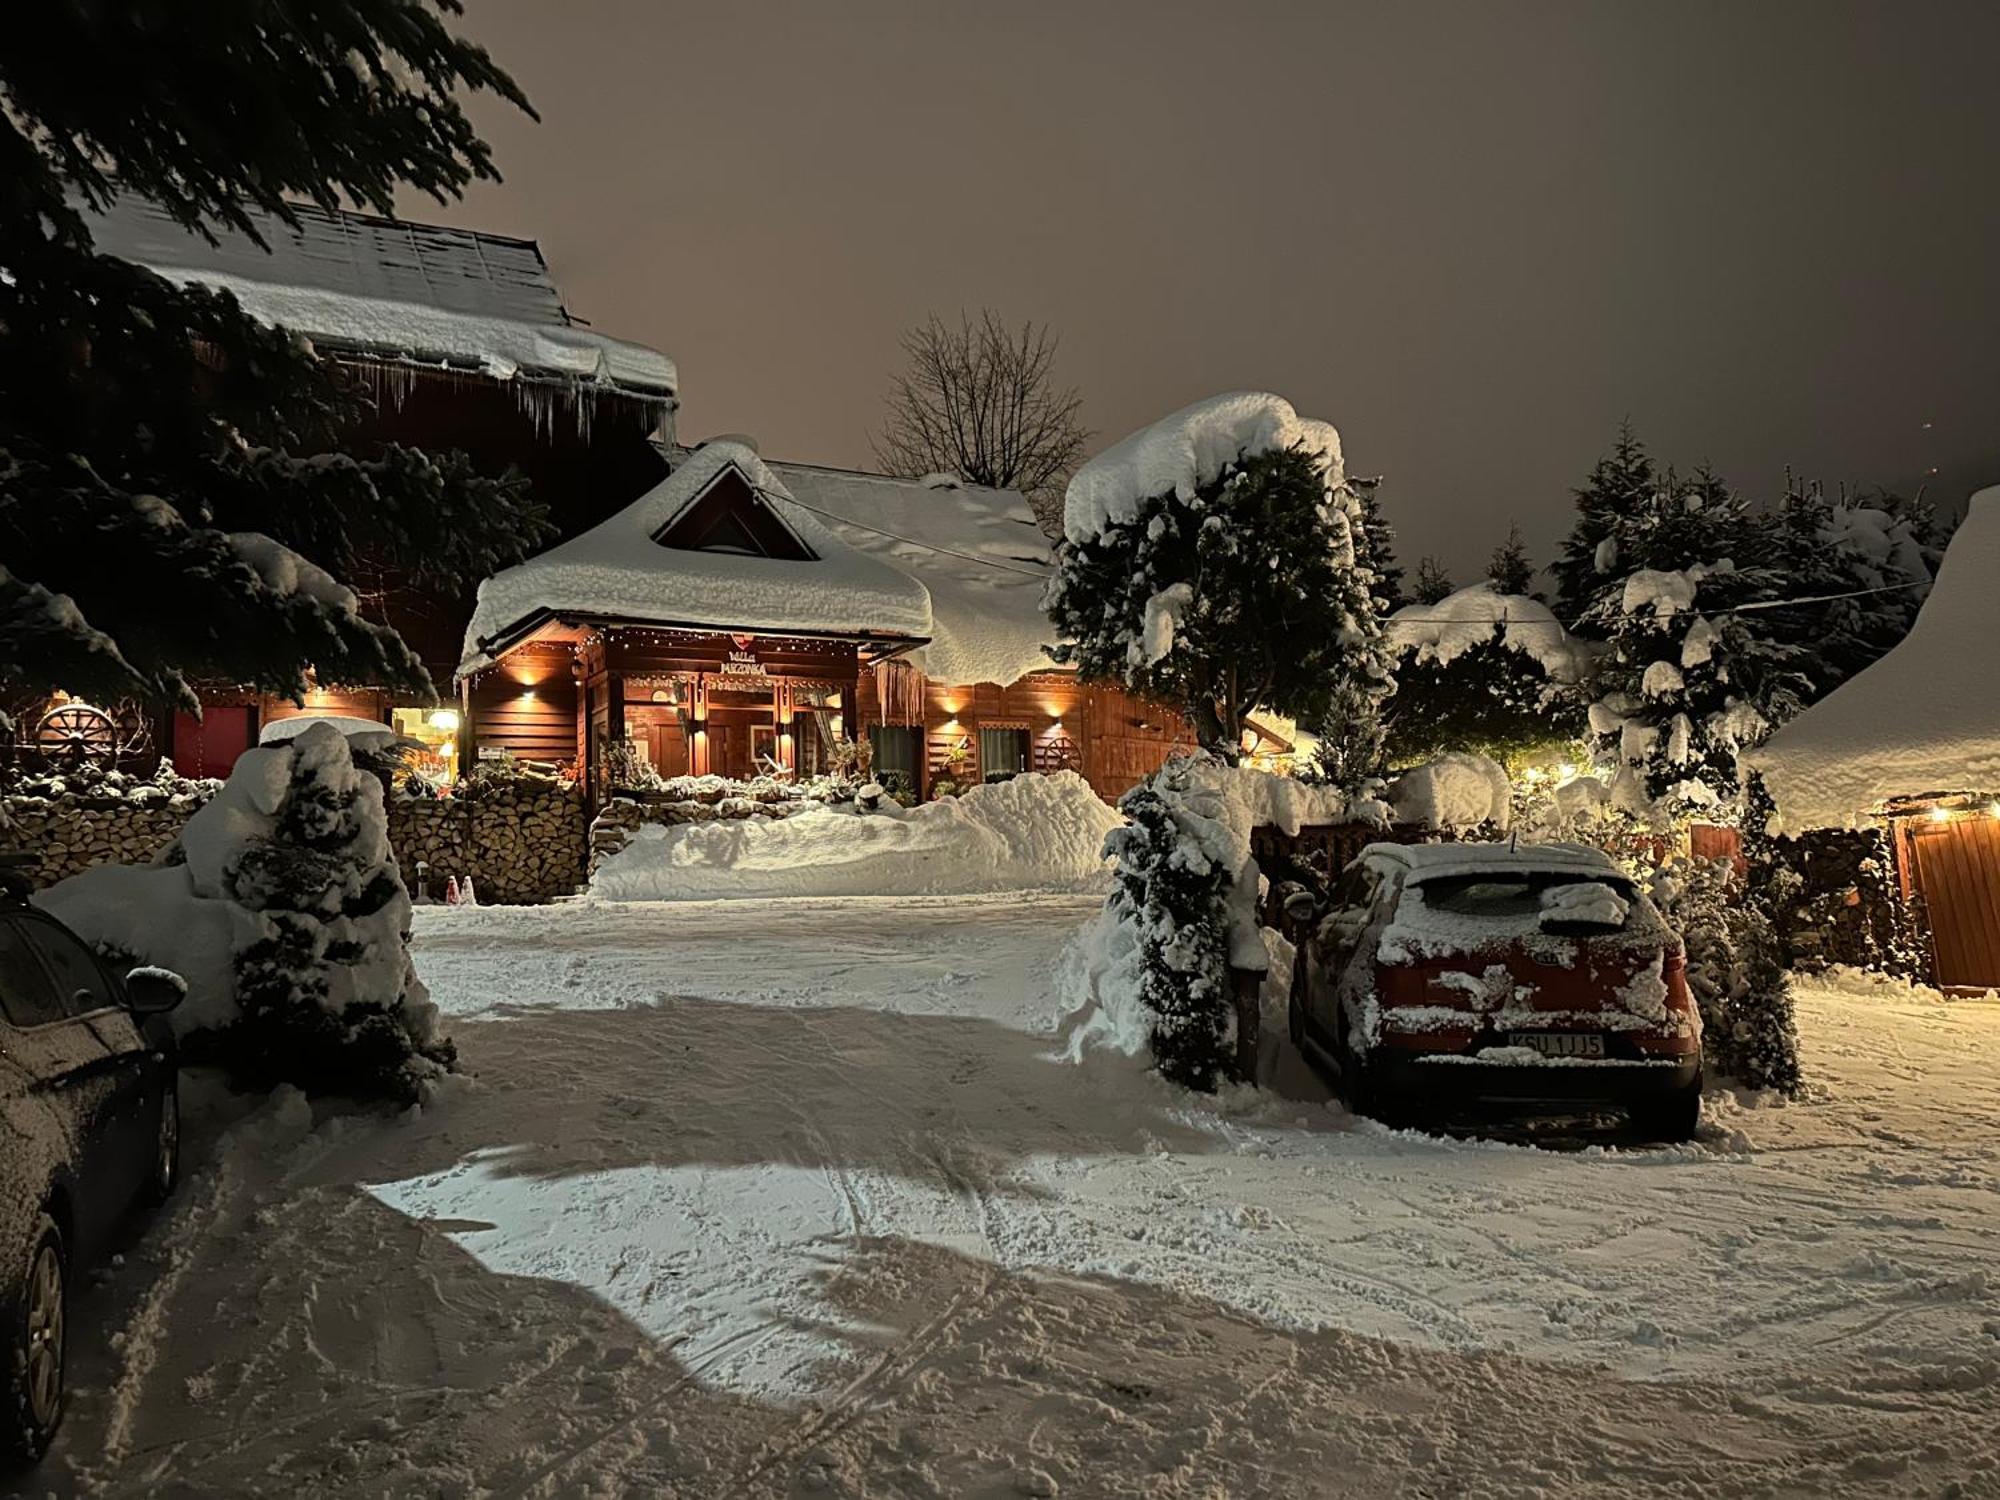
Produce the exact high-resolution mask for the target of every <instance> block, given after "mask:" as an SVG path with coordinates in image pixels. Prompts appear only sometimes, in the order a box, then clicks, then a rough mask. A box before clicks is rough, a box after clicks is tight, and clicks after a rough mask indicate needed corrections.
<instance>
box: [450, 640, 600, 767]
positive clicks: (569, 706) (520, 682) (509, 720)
mask: <svg viewBox="0 0 2000 1500" xmlns="http://www.w3.org/2000/svg"><path fill="white" fill-rule="evenodd" d="M573 659H574V658H573V657H572V656H571V654H570V650H569V648H568V647H567V646H564V645H539V646H524V647H522V648H521V649H520V650H519V651H516V652H514V653H513V654H512V655H510V656H509V657H508V658H507V659H506V660H505V661H503V662H501V663H500V665H499V666H498V667H496V668H494V669H493V670H492V671H490V672H483V673H481V674H480V676H479V679H478V681H476V682H475V683H474V684H473V686H472V695H471V697H472V704H471V706H472V719H473V723H474V725H475V726H476V728H475V733H474V739H475V741H476V743H477V744H478V745H479V746H482V747H485V746H491V747H495V748H501V749H506V750H509V751H511V752H512V753H513V755H514V757H515V758H516V759H517V760H533V761H541V762H543V763H545V764H550V765H561V764H564V763H566V762H569V761H573V760H575V759H576V753H577V750H576V747H577V713H576V704H577V690H576V678H575V677H574V676H573V675H572V673H571V671H570V663H571V661H572V660H573ZM474 763H476V762H474Z"/></svg>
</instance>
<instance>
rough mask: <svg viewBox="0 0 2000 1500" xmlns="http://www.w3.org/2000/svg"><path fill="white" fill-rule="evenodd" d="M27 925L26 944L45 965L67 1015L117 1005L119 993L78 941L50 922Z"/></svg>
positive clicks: (89, 952) (86, 1013)
mask: <svg viewBox="0 0 2000 1500" xmlns="http://www.w3.org/2000/svg"><path fill="white" fill-rule="evenodd" d="M26 926H27V932H28V941H29V942H30V943H32V944H33V945H34V948H35V951H36V952H37V953H39V954H41V956H42V962H43V963H45V964H47V965H48V969H49V973H50V975H52V976H53V977H54V979H55V982H56V995H57V996H58V997H59V998H60V999H61V1001H62V1004H63V1008H64V1009H65V1010H67V1011H68V1012H69V1014H71V1015H73V1016H83V1015H88V1014H90V1012H91V1011H94V1010H104V1009H106V1008H108V1007H110V1006H114V1005H116V1004H118V992H117V991H116V990H115V989H113V988H112V987H111V982H110V980H108V979H107V978H105V975H104V970H103V968H102V966H100V965H99V964H98V962H97V959H96V958H95V957H94V956H93V955H92V954H91V951H90V950H89V949H88V948H86V947H84V946H83V944H82V943H81V942H79V941H77V939H76V938H74V937H72V936H70V934H69V933H67V932H64V931H63V930H62V928H60V927H58V926H56V925H55V924H54V923H53V922H31V923H28V924H26Z"/></svg>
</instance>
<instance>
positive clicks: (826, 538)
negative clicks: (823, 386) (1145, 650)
mask: <svg viewBox="0 0 2000 1500" xmlns="http://www.w3.org/2000/svg"><path fill="white" fill-rule="evenodd" d="M675 456H676V460H677V461H676V465H675V467H674V470H673V472H672V474H671V475H669V477H668V478H666V479H665V480H664V481H662V482H661V483H660V484H659V485H657V486H655V487H654V488H653V489H652V490H650V491H649V492H648V493H646V494H645V495H643V496H641V497H640V498H639V499H638V500H636V501H634V502H633V503H632V504H631V505H629V506H627V507H626V508H625V509H624V510H622V511H620V512H619V513H618V514H617V515H615V516H613V517H611V518H610V519H609V520H607V521H605V522H603V523H602V524H601V525H599V526H597V527H595V528H593V529H591V530H590V531H587V532H585V533H584V534H582V535H580V536H577V537H574V538H572V539H571V540H569V541H567V542H564V543H562V544H560V545H558V546H556V547H553V548H551V549H550V550H549V551H547V552H544V553H543V554H541V555H540V556H538V557H535V558H532V559H530V560H529V561H527V562H525V563H522V564H520V565H519V566H517V567H514V568H510V569H508V570H506V571H505V572H502V573H500V574H498V575H497V576H495V577H494V578H492V579H491V580H489V581H488V582H487V583H486V584H485V585H484V586H483V587H482V588H481V589H480V592H479V602H478V608H477V609H476V610H475V612H474V614H473V617H472V622H471V624H470V626H469V627H468V629H467V631H466V639H465V654H464V659H463V661H462V663H461V666H460V672H459V681H460V687H461V694H462V705H461V716H462V719H463V723H464V733H465V735H466V738H467V742H468V747H469V749H470V751H471V753H474V754H495V753H499V752H501V751H505V752H509V753H512V754H513V755H515V756H518V757H523V758H529V759H539V760H570V759H574V760H575V762H576V763H577V764H578V766H579V767H580V768H581V771H582V774H583V776H584V778H585V780H586V782H587V784H588V785H590V786H591V788H592V789H593V791H596V792H598V793H602V792H603V791H604V790H605V789H606V787H607V780H608V776H609V761H610V756H611V752H612V747H613V746H614V745H618V744H619V743H620V742H626V741H629V742H631V744H632V745H633V746H634V748H635V749H636V751H637V753H638V754H639V755H640V756H641V757H642V758H644V759H645V760H646V761H648V762H649V763H650V765H651V767H652V769H653V770H654V771H655V772H657V773H658V774H660V775H662V776H676V775H687V774H695V775H700V774H706V773H712V774H715V775H720V776H728V777H734V778H744V777H749V776H752V775H755V774H758V773H760V772H767V771H791V772H796V773H797V774H800V775H811V774H813V773H815V772H817V771H820V770H824V769H826V768H827V766H828V765H829V763H830V760H831V757H832V755H833V753H834V747H835V745H836V743H837V742H838V741H839V740H841V739H842V738H843V737H851V738H855V739H860V738H863V737H865V738H866V739H867V741H868V742H869V744H870V746H871V748H872V751H873V758H874V766H875V771H876V774H877V776H878V778H879V779H889V778H900V779H901V780H903V781H904V782H905V783H906V784H907V786H908V788H909V789H910V790H911V791H912V792H914V793H915V794H917V795H919V796H922V795H926V794H928V793H929V792H930V791H931V790H932V789H933V788H934V787H935V786H937V785H938V784H939V783H940V782H941V781H945V780H950V781H952V782H954V783H957V784H959V785H964V784H967V783H970V782H977V781H981V780H986V779H990V778H993V777H996V776H1006V775H1010V774H1014V773H1018V772H1021V771H1053V770H1075V771H1079V772H1081V773H1082V774H1083V775H1084V776H1085V777H1086V778H1087V779H1088V780H1089V781H1090V782H1091V784H1092V785H1093V786H1094V787H1096V788H1097V790H1098V791H1099V792H1100V793H1101V794H1103V795H1105V796H1113V795H1115V794H1116V793H1118V792H1120V791H1123V790H1124V789H1125V788H1126V787H1128V786H1130V785H1132V784H1133V783H1134V782H1135V781H1137V780H1139V779H1141V778H1142V777H1144V776H1146V775H1148V774H1150V773H1151V772H1152V771H1153V770H1154V769H1156V768H1157V767H1158V766H1159V764H1160V762H1161V761H1162V760H1164V759H1165V757H1166V756H1167V755H1168V754H1169V753H1171V752H1172V750H1173V749H1175V748H1176V747H1178V746H1184V745H1185V744H1187V743H1188V739H1187V732H1186V730H1185V727H1184V726H1183V725H1182V724H1181V722H1180V721H1179V720H1178V719H1177V718H1176V717H1175V716H1173V715H1171V714H1169V713H1167V712H1166V711H1164V710H1161V709H1158V708H1154V707H1150V706H1148V705H1146V704H1143V703H1141V702H1139V701H1137V700H1135V699H1132V698H1130V697H1129V696H1127V695H1126V694H1123V693H1120V692H1117V691H1115V690H1111V689H1105V688H1098V687H1085V686H1082V685H1080V684H1079V683H1078V682H1077V681H1076V680H1075V677H1074V674H1073V673H1071V672H1069V671H1067V670H1061V669H1057V668H1055V667H1053V666H1052V665H1051V664H1050V662H1049V660H1048V657H1047V655H1046V653H1045V651H1044V647H1045V645H1046V644H1047V643H1048V642H1049V641H1051V640H1052V639H1053V636H1052V632H1051V630H1050V628H1049V623H1048V620H1047V618H1046V617H1045V616H1044V615H1043V613H1042V609H1041V596H1042V590H1043V587H1044V584H1045V583H1046V579H1047V574H1048V565H1049V549H1048V542H1047V539H1046V538H1044V537H1043V536H1042V534H1041V533H1040V531H1038V530H1037V529H1036V527H1035V524H1034V518H1033V516H1032V515H1031V514H1030V513H1029V510H1028V507H1027V505H1026V504H1025V503H1024V502H1023V501H1022V499H1021V497H1020V496H1018V495H1015V494H1012V493H1010V492H1007V491H1001V490H990V489H982V488H979V487H977V486H972V485H965V484H961V483H959V482H957V481H955V480H952V479H948V478H943V477H938V478H933V479H928V480H907V479H894V478H888V477H885V476H882V475H877V474H864V473H858V472H855V471H853V470H846V469H832V468H824V467H819V466H815V465H809V464H790V463H779V462H767V461H766V460H765V459H764V458H763V457H762V455H761V454H760V453H759V452H758V451H757V449H756V447H755V445H754V444H752V443H751V442H750V441H749V440H747V439H742V438H719V439H716V440H714V441H712V442H708V443H705V444H702V445H701V446H699V447H697V448H695V449H692V450H689V451H685V452H680V453H677V454H676V455H675Z"/></svg>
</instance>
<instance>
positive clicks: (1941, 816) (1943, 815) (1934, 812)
mask: <svg viewBox="0 0 2000 1500" xmlns="http://www.w3.org/2000/svg"><path fill="white" fill-rule="evenodd" d="M1950 816H1951V813H1950V812H1949V811H1948V810H1947V809H1945V808H1942V807H1934V808H1932V809H1931V821H1932V822H1933V823H1942V822H1944V821H1945V820H1946V819H1947V818H1949V817H1950Z"/></svg>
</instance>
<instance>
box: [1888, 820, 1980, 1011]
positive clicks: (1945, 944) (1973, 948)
mask: <svg viewBox="0 0 2000 1500" xmlns="http://www.w3.org/2000/svg"><path fill="white" fill-rule="evenodd" d="M1909 832H1910V852H1911V855H1912V863H1913V864H1914V865H1915V866H1916V883H1917V892H1918V894H1919V895H1921V896H1922V897H1923V900H1924V906H1925V909H1926V910H1927V911H1928V912H1929V914H1930V923H1931V943H1932V946H1933V948H1934V950H1935V952H1936V955H1937V982H1938V985H1939V987H1940V988H1971V989H1988V988H1994V987H2000V819H1994V818H1985V817H1961V818H1952V819H1950V820H1949V821H1947V822H1943V823H1933V822H1931V821H1929V820H1928V819H1923V818H1919V819H1916V820H1914V821H1913V822H1912V823H1911V824H1910V830H1909Z"/></svg>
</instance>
